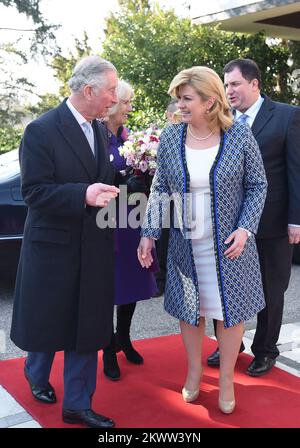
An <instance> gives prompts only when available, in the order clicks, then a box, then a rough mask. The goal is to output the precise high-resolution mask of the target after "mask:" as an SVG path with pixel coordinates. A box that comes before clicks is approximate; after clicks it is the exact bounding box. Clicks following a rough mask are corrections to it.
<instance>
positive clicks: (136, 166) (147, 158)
mask: <svg viewBox="0 0 300 448" xmlns="http://www.w3.org/2000/svg"><path fill="white" fill-rule="evenodd" d="M160 134H161V131H160V130H159V129H155V128H153V127H150V128H148V129H146V130H144V131H137V132H130V133H129V134H128V138H127V140H126V141H125V142H124V144H123V146H120V147H119V153H120V155H121V156H123V157H124V158H125V160H126V165H127V166H130V167H132V169H133V172H134V174H137V175H138V174H142V173H145V174H146V173H147V174H149V175H150V176H154V173H155V170H156V153H157V148H158V145H159V138H160Z"/></svg>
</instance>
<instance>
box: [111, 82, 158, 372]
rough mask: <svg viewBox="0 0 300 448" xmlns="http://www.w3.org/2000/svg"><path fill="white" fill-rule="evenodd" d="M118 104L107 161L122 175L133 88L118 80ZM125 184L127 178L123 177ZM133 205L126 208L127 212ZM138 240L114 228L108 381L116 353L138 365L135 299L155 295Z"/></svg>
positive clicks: (115, 369) (133, 231) (133, 187)
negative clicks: (112, 320) (113, 314)
mask: <svg viewBox="0 0 300 448" xmlns="http://www.w3.org/2000/svg"><path fill="white" fill-rule="evenodd" d="M117 96H118V99H119V102H118V103H117V104H116V105H115V106H113V107H112V108H111V109H110V111H109V114H108V117H107V121H106V126H107V129H108V136H109V151H110V159H111V162H112V163H113V165H114V168H115V169H116V171H119V172H120V173H121V174H123V175H124V174H125V170H126V168H127V169H128V167H127V166H126V161H125V159H124V158H123V157H122V156H120V154H119V151H118V148H119V147H120V146H122V145H123V143H124V141H125V140H126V139H127V135H128V131H127V129H126V128H125V127H124V124H125V123H126V121H127V120H128V114H129V113H130V112H131V111H132V105H131V102H132V98H133V89H132V87H131V86H130V85H129V84H128V83H127V82H125V81H122V80H119V83H118V87H117ZM123 179H124V181H125V182H126V179H127V176H124V177H123ZM128 186H129V185H128ZM139 187H140V188H139ZM143 187H144V185H138V184H135V185H134V184H133V182H130V189H129V188H128V192H130V193H133V192H135V191H141V190H143ZM132 207H133V206H127V210H128V212H129V211H130V210H131V209H132ZM139 240H140V228H137V229H132V228H130V227H129V226H128V227H127V228H125V229H124V228H118V226H117V229H116V264H115V302H114V303H115V305H117V327H116V333H115V334H114V332H113V336H112V339H111V342H110V344H109V346H107V347H106V348H105V349H104V350H103V366H104V374H105V376H106V377H107V378H109V379H111V380H118V379H119V378H120V368H119V366H118V360H117V356H116V353H117V352H119V351H121V350H122V351H123V352H124V354H125V356H126V358H127V360H128V361H130V362H132V363H134V364H142V363H143V358H142V356H141V355H140V354H139V353H138V352H137V351H136V350H135V349H134V347H133V345H132V343H131V340H130V325H131V320H132V316H133V313H134V310H135V307H136V302H137V301H138V300H144V299H149V298H150V297H151V296H153V295H154V294H155V292H156V282H155V277H154V275H153V273H152V272H151V271H150V270H148V269H143V268H142V267H141V265H140V263H139V261H138V259H137V256H136V253H137V247H138V245H139Z"/></svg>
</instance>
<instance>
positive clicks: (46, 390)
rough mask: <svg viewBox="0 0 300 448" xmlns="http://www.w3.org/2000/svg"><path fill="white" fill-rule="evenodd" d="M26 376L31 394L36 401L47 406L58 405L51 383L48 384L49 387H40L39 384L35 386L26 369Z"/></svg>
mask: <svg viewBox="0 0 300 448" xmlns="http://www.w3.org/2000/svg"><path fill="white" fill-rule="evenodd" d="M24 375H25V378H26V380H27V381H28V384H29V386H30V390H31V393H32V395H33V396H34V398H35V399H36V400H39V401H41V402H42V403H47V404H53V403H56V401H57V399H56V395H55V390H54V389H53V387H52V386H51V384H50V383H48V386H38V385H37V384H34V383H33V382H32V381H31V379H30V378H29V376H28V373H27V371H26V367H24Z"/></svg>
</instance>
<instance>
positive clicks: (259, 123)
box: [251, 95, 275, 138]
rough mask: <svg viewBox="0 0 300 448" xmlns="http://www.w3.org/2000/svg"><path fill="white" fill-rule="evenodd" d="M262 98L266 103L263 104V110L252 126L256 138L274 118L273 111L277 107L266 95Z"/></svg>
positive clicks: (260, 110)
mask: <svg viewBox="0 0 300 448" xmlns="http://www.w3.org/2000/svg"><path fill="white" fill-rule="evenodd" d="M262 97H263V98H264V102H263V103H262V105H261V108H260V109H259V111H258V113H257V115H256V117H255V120H254V122H253V124H252V126H251V130H252V133H253V135H254V137H255V138H256V137H257V135H258V134H259V133H260V132H261V130H262V129H263V128H264V127H265V125H266V124H267V123H268V121H270V120H271V118H272V117H273V109H274V107H275V106H274V104H273V102H272V101H271V100H270V98H268V97H267V96H266V95H262Z"/></svg>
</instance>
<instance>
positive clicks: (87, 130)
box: [82, 121, 95, 155]
mask: <svg viewBox="0 0 300 448" xmlns="http://www.w3.org/2000/svg"><path fill="white" fill-rule="evenodd" d="M82 129H83V132H84V134H85V136H86V138H87V141H88V142H89V145H90V147H91V150H92V152H93V155H95V142H94V131H93V128H92V125H91V123H90V122H89V121H85V122H84V123H82Z"/></svg>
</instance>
